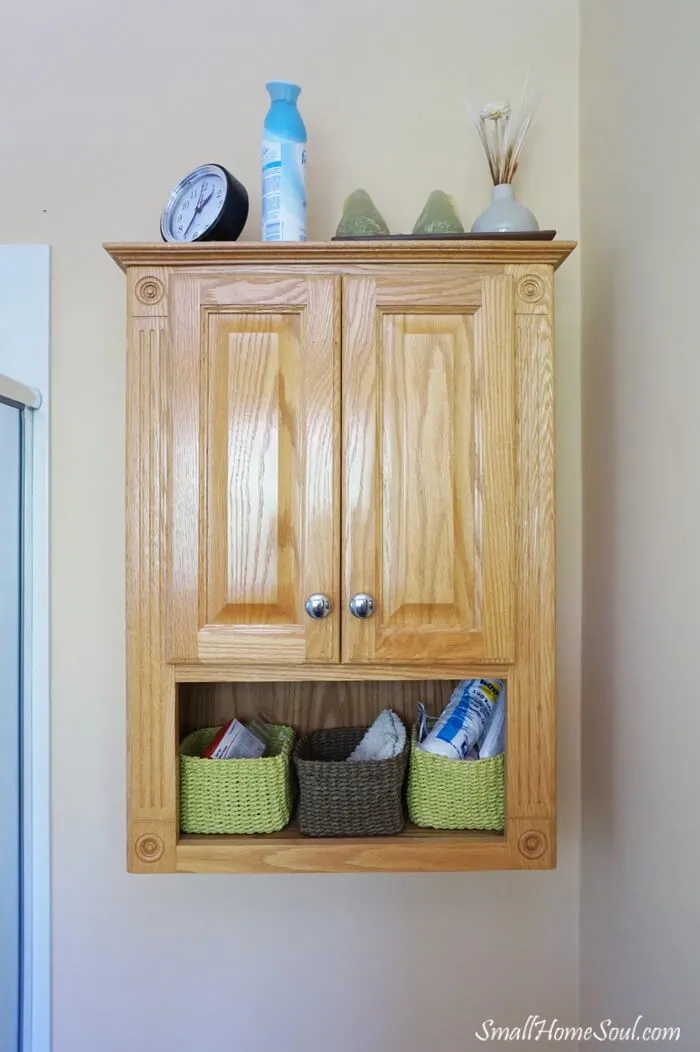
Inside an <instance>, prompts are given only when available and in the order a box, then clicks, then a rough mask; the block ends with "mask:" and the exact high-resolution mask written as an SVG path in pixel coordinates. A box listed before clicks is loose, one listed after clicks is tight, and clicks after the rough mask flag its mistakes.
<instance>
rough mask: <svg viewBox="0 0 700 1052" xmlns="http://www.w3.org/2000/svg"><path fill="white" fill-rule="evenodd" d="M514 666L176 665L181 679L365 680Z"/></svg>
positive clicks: (469, 675) (473, 674)
mask: <svg viewBox="0 0 700 1052" xmlns="http://www.w3.org/2000/svg"><path fill="white" fill-rule="evenodd" d="M509 671H510V666H508V665H498V664H493V665H488V664H484V663H480V664H477V663H475V662H469V663H468V664H467V663H464V664H444V665H443V664H440V665H423V664H415V665H375V664H372V665H267V664H265V665H262V664H259V665H237V664H236V665H176V666H175V679H176V681H177V682H178V683H244V682H251V683H270V682H275V681H284V680H287V681H289V682H299V681H307V682H329V683H337V682H342V681H347V682H358V683H359V682H364V681H366V680H384V681H391V680H404V679H405V680H409V679H419V680H427V679H442V680H445V679H473V678H477V677H479V676H485V677H486V678H494V677H495V678H496V679H503V678H504V677H506V676H508V674H509Z"/></svg>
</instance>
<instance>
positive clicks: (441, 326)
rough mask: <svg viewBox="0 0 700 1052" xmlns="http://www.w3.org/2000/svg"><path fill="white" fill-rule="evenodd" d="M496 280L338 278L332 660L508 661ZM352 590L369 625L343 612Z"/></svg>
mask: <svg viewBox="0 0 700 1052" xmlns="http://www.w3.org/2000/svg"><path fill="white" fill-rule="evenodd" d="M502 269H503V268H498V267H493V268H491V269H490V270H489V268H486V270H483V269H477V268H473V267H464V266H462V267H460V266H452V267H426V268H420V267H404V268H400V267H390V266H389V267H378V268H377V272H376V274H373V275H371V276H366V277H365V276H357V277H347V278H345V279H344V291H343V358H342V376H343V550H344V571H343V628H342V632H343V635H342V660H343V661H344V662H378V663H381V662H399V663H402V664H405V663H411V662H425V663H434V662H437V663H439V662H448V661H449V662H454V661H461V660H465V661H475V660H478V661H493V662H506V661H510V660H512V658H513V618H514V581H513V579H514V543H513V502H514V440H515V420H514V416H515V414H514V390H513V371H514V307H513V293H512V287H511V278H510V277H509V276H506V275H505V274H503V272H502ZM358 593H367V594H369V595H370V596H371V597H372V599H373V600H374V613H373V614H372V615H371V616H370V617H368V618H367V619H365V620H361V619H358V618H356V617H354V616H352V615H351V614H350V612H349V609H348V605H349V603H350V600H351V598H352V597H353V596H354V595H356V594H358Z"/></svg>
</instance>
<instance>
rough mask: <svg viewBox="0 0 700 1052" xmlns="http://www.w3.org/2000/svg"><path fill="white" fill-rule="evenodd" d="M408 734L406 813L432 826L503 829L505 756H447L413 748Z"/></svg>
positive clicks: (433, 827) (425, 824) (414, 745)
mask: <svg viewBox="0 0 700 1052" xmlns="http://www.w3.org/2000/svg"><path fill="white" fill-rule="evenodd" d="M416 741H417V738H416V728H415V726H414V728H413V731H412V733H411V759H410V766H409V771H408V789H407V793H406V796H407V801H408V815H409V818H410V819H411V821H412V822H413V823H414V825H417V826H429V827H430V828H431V829H497V830H501V829H503V824H504V817H505V815H504V811H505V781H504V762H503V761H504V755H503V753H501V755H500V756H494V757H493V758H492V759H490V760H450V759H448V757H446V756H435V755H434V754H433V753H430V752H424V751H423V750H422V749H419V748H417V746H416Z"/></svg>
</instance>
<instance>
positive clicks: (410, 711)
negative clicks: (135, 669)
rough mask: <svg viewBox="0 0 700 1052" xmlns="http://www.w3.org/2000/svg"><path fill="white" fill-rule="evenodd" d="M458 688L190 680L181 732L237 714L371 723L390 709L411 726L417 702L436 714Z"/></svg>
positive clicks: (307, 722) (305, 723) (302, 723)
mask: <svg viewBox="0 0 700 1052" xmlns="http://www.w3.org/2000/svg"><path fill="white" fill-rule="evenodd" d="M455 686H456V681H454V680H424V681H420V680H409V681H405V682H382V681H376V680H375V681H368V682H359V683H351V682H344V683H332V682H331V683H328V682H325V683H323V682H315V683H314V682H311V683H309V682H297V683H294V682H292V683H189V684H185V683H183V684H181V685H180V687H179V694H178V697H179V718H180V736H181V737H184V736H185V735H186V734H189V733H190V732H191V731H193V730H197V729H198V728H200V727H215V726H220V725H222V724H224V723H226V722H228V721H229V720H231V719H233V717H234V716H236V717H237V718H238V719H240V720H249V719H252V718H253V717H254V716H257V715H258V714H259V713H261V712H262V713H264V714H265V715H266V716H267V717H268V718H269V719H270V720H271V721H272V722H273V723H286V724H289V725H290V726H292V727H294V728H295V730H297V731H300V732H303V731H309V730H314V729H316V728H318V727H368V726H369V725H370V723H372V722H373V720H374V719H375V718H376V717H377V716H378V715H379V713H380V712H381V711H382V710H383V709H386V708H391V709H393V710H394V711H395V712H397V713H398V714H399V716H401V717H402V719H403V720H404V722H405V723H406V724H407V725H408V726H410V725H411V724H413V723H415V720H416V715H417V711H418V703H419V702H423V703H424V704H425V705H426V706H427V708H428V712H430V713H431V714H435V715H438V714H439V713H440V712H441V711H442V709H443V708H444V707H445V705H446V704H447V702H448V701H449V699H450V695H451V693H452V691H453V690H454V688H455Z"/></svg>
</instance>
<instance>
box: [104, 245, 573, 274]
mask: <svg viewBox="0 0 700 1052" xmlns="http://www.w3.org/2000/svg"><path fill="white" fill-rule="evenodd" d="M104 247H105V250H106V251H107V252H108V253H109V255H110V256H111V257H112V259H113V260H115V262H116V263H118V264H119V266H120V267H121V268H122V270H126V269H127V268H129V267H134V266H161V267H194V266H203V265H210V266H226V265H235V264H243V265H245V264H247V263H269V264H272V265H275V264H302V265H304V264H306V265H309V264H315V263H328V264H332V265H335V266H337V267H339V268H341V269H342V267H343V265H345V264H350V263H354V262H364V263H371V264H373V265H377V266H380V265H382V264H384V263H408V264H410V265H416V264H426V263H431V264H436V265H439V266H444V265H445V264H448V263H477V264H480V265H481V264H489V263H508V264H511V263H516V264H517V263H545V264H548V265H550V266H553V267H555V268H556V267H559V266H560V265H561V264H562V263H563V262H564V260H565V259H566V258H567V256H569V255H570V254H571V253H572V252H573V250H574V249H575V248H576V242H575V241H300V242H274V243H273V242H245V241H220V242H216V241H200V242H197V243H196V244H174V243H169V244H163V243H160V242H158V243H152V244H151V243H145V244H125V243H111V244H106V245H105V246H104Z"/></svg>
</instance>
